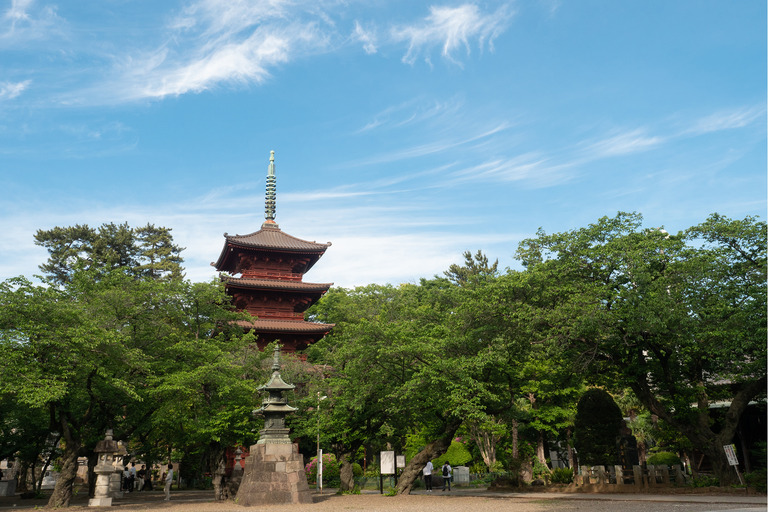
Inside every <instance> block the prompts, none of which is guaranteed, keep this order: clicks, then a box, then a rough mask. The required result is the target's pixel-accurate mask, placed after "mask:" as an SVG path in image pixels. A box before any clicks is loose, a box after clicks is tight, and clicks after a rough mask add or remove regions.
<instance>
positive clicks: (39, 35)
mask: <svg viewBox="0 0 768 512" xmlns="http://www.w3.org/2000/svg"><path fill="white" fill-rule="evenodd" d="M35 4H36V2H35V0H11V5H10V7H9V8H8V9H7V10H6V11H5V12H4V13H3V15H2V17H0V44H12V45H14V46H15V47H18V46H19V45H23V44H26V43H27V42H29V41H33V40H42V39H48V38H50V37H51V36H52V35H54V34H56V33H58V32H59V29H60V25H61V24H62V23H63V20H62V19H61V18H60V17H59V16H58V14H57V13H56V8H55V7H54V6H47V5H43V6H37V5H35Z"/></svg>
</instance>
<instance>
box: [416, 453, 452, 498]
mask: <svg viewBox="0 0 768 512" xmlns="http://www.w3.org/2000/svg"><path fill="white" fill-rule="evenodd" d="M434 469H435V467H434V466H433V465H432V461H431V460H430V461H427V465H426V466H424V469H423V473H424V485H426V487H427V492H432V471H434ZM440 472H441V473H442V477H443V491H445V488H446V487H448V490H449V491H450V490H451V480H452V479H453V468H452V467H451V465H450V464H449V463H448V461H445V464H443V467H442V469H441V470H440Z"/></svg>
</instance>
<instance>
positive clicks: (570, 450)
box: [565, 427, 576, 469]
mask: <svg viewBox="0 0 768 512" xmlns="http://www.w3.org/2000/svg"><path fill="white" fill-rule="evenodd" d="M565 443H566V446H567V449H568V467H569V468H572V469H575V468H576V460H575V459H574V458H573V440H572V439H571V428H570V427H568V429H567V430H566V431H565Z"/></svg>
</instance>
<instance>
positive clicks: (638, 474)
mask: <svg viewBox="0 0 768 512" xmlns="http://www.w3.org/2000/svg"><path fill="white" fill-rule="evenodd" d="M632 476H633V477H634V479H635V487H643V468H642V466H638V465H634V466H632Z"/></svg>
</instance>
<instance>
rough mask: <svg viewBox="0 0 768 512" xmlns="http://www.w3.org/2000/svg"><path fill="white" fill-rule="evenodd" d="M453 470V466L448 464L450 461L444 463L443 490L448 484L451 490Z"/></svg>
mask: <svg viewBox="0 0 768 512" xmlns="http://www.w3.org/2000/svg"><path fill="white" fill-rule="evenodd" d="M452 472H453V468H452V467H451V465H450V464H448V461H445V464H443V491H445V486H446V485H447V486H448V490H449V491H450V490H451V473H452Z"/></svg>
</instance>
